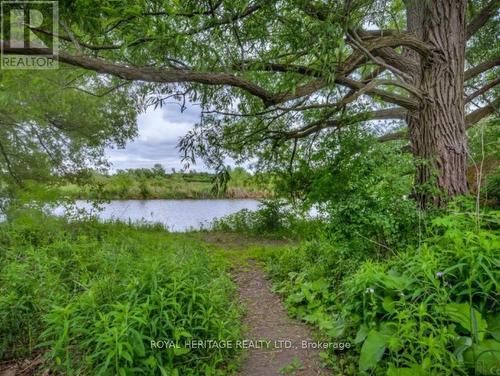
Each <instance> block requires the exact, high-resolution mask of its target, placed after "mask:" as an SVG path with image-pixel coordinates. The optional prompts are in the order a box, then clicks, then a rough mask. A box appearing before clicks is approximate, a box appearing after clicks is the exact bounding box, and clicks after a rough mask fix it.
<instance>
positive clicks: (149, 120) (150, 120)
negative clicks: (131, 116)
mask: <svg viewBox="0 0 500 376" xmlns="http://www.w3.org/2000/svg"><path fill="white" fill-rule="evenodd" d="M199 116H200V113H199V111H198V109H197V108H195V107H194V106H193V107H190V108H188V109H187V110H186V111H185V112H183V113H181V112H180V111H179V107H178V106H176V105H167V106H164V107H163V108H157V109H156V110H153V109H149V110H148V111H147V112H146V113H143V114H140V115H139V117H138V120H137V123H138V133H139V134H138V137H137V138H136V139H135V140H133V141H132V142H129V143H128V144H127V145H126V147H125V148H124V149H111V148H109V149H107V150H106V156H107V157H108V160H109V161H110V162H111V163H112V169H114V170H116V169H127V168H141V167H146V168H147V167H152V166H153V165H154V164H155V163H161V164H162V165H163V166H164V167H165V168H166V169H167V170H169V169H171V168H175V169H177V170H178V169H180V168H182V164H181V155H180V153H179V151H178V148H177V144H178V142H179V138H181V137H182V136H184V135H185V134H186V133H187V132H188V131H189V130H190V129H191V128H192V127H193V126H194V124H195V123H196V122H197V121H198V119H199ZM195 167H196V169H198V170H204V169H206V167H205V166H203V165H197V166H195Z"/></svg>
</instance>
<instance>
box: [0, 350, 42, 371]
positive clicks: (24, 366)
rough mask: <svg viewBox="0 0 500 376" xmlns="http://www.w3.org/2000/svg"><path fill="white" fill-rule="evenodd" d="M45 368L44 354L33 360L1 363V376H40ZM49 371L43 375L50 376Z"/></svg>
mask: <svg viewBox="0 0 500 376" xmlns="http://www.w3.org/2000/svg"><path fill="white" fill-rule="evenodd" d="M42 367H43V358H42V354H41V353H40V354H38V355H36V356H35V357H34V358H32V359H20V360H12V361H6V362H0V376H31V375H34V374H40V373H41V368H42ZM48 374H49V373H48V371H46V372H43V375H48Z"/></svg>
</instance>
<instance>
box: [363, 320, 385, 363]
mask: <svg viewBox="0 0 500 376" xmlns="http://www.w3.org/2000/svg"><path fill="white" fill-rule="evenodd" d="M386 343H387V336H385V335H383V334H382V333H380V332H378V331H377V330H375V329H372V330H371V331H370V333H368V337H366V340H365V342H364V343H363V346H362V347H361V354H360V357H359V369H360V370H361V371H366V370H369V369H371V368H373V367H375V366H376V365H377V363H378V362H379V361H380V359H382V356H383V355H384V351H385V346H386Z"/></svg>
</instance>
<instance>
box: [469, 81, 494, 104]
mask: <svg viewBox="0 0 500 376" xmlns="http://www.w3.org/2000/svg"><path fill="white" fill-rule="evenodd" d="M498 84H500V77H497V78H495V79H494V80H491V81H490V82H488V83H487V84H486V85H484V86H483V87H482V88H480V89H478V90H476V91H475V92H474V93H472V94H471V95H469V96H468V97H467V98H465V103H466V104H467V103H470V102H471V101H472V100H474V98H477V97H478V96H480V95H482V94H484V93H486V92H487V91H488V90H490V89H491V88H493V87H495V86H496V85H498Z"/></svg>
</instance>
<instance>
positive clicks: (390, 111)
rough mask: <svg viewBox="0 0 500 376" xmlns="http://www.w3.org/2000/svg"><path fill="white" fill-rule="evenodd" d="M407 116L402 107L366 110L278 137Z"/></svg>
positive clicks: (293, 137)
mask: <svg viewBox="0 0 500 376" xmlns="http://www.w3.org/2000/svg"><path fill="white" fill-rule="evenodd" d="M405 116H406V111H405V110H404V109H402V108H387V109H383V110H376V111H366V112H362V113H359V114H356V115H352V116H347V117H343V118H339V119H322V120H318V121H315V122H313V123H312V124H309V125H307V126H305V127H303V128H300V129H297V130H294V131H291V132H287V133H285V134H281V135H278V136H277V137H279V138H286V139H298V138H304V137H307V136H309V135H311V134H313V133H316V132H319V131H320V130H322V129H327V128H339V127H344V126H348V125H351V124H355V123H359V122H362V121H370V120H389V119H404V117H405Z"/></svg>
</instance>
